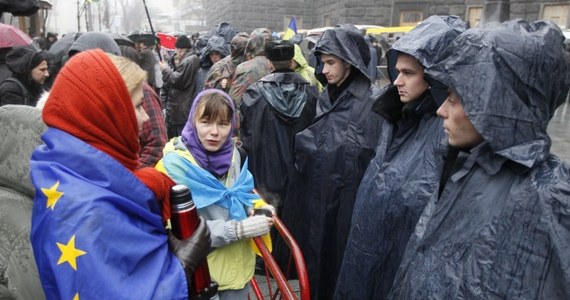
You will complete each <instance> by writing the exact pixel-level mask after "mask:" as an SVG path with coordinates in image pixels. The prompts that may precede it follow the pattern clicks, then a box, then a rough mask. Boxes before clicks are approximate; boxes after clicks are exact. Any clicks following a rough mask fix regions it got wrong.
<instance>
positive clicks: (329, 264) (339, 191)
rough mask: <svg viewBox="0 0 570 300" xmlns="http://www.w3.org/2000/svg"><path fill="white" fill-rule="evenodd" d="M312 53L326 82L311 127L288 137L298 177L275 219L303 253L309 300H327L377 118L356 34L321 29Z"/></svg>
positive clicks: (366, 55) (364, 51)
mask: <svg viewBox="0 0 570 300" xmlns="http://www.w3.org/2000/svg"><path fill="white" fill-rule="evenodd" d="M315 55H317V57H318V59H320V60H321V61H322V62H323V64H324V68H323V70H322V73H323V75H325V76H326V78H327V82H328V84H327V86H326V89H325V91H323V93H322V94H321V96H320V97H319V99H318V101H317V114H316V116H315V119H314V120H313V122H312V124H311V125H310V126H309V127H307V129H305V130H303V131H301V132H300V133H298V134H297V135H296V136H295V148H294V149H295V164H296V167H297V171H298V172H299V177H298V178H297V179H296V182H294V183H293V184H292V185H291V190H290V191H289V192H288V195H287V200H286V201H287V202H286V203H287V207H286V208H284V209H283V214H282V217H283V218H282V219H283V221H284V222H285V224H286V225H287V226H288V228H289V229H291V231H292V233H293V235H294V236H295V238H296V239H297V242H298V243H299V245H300V247H301V250H302V251H303V255H304V257H305V262H306V263H307V271H308V274H309V283H310V287H311V299H314V300H317V299H331V298H332V294H333V292H334V289H335V285H336V278H337V275H338V271H339V269H340V263H341V261H342V256H343V253H344V247H345V244H346V239H347V237H348V231H349V228H350V219H351V216H352V208H353V205H354V199H355V196H356V190H357V188H358V184H359V183H360V179H361V178H362V176H363V175H364V171H365V169H366V166H368V163H369V162H370V159H371V158H372V156H373V155H374V150H375V148H376V142H377V141H378V136H379V133H380V127H381V122H382V119H381V118H380V117H379V116H378V115H376V114H375V113H373V112H372V110H371V108H372V103H373V100H372V98H371V94H372V89H371V82H370V78H369V77H368V75H367V71H366V70H367V69H366V66H367V63H368V61H369V60H370V51H369V49H368V45H367V44H366V41H365V40H364V38H363V37H362V35H361V34H360V33H358V32H356V31H352V30H348V29H344V28H334V29H330V30H327V31H325V32H324V34H323V36H322V37H321V39H320V40H319V41H318V42H317V46H316V48H315Z"/></svg>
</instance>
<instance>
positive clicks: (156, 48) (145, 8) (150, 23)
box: [143, 0, 162, 61]
mask: <svg viewBox="0 0 570 300" xmlns="http://www.w3.org/2000/svg"><path fill="white" fill-rule="evenodd" d="M143 4H144V10H145V11H146V17H147V18H148V24H149V25H150V32H151V33H152V37H153V38H154V39H155V40H156V35H155V33H154V28H153V27H152V21H151V20H150V14H149V13H148V7H147V6H146V0H143ZM158 46H159V47H160V40H159V41H158ZM159 47H155V50H156V53H158V59H159V60H160V61H162V55H160V48H159Z"/></svg>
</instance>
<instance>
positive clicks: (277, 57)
mask: <svg viewBox="0 0 570 300" xmlns="http://www.w3.org/2000/svg"><path fill="white" fill-rule="evenodd" d="M265 56H266V57H267V59H269V60H272V61H283V60H291V59H293V56H295V48H294V47H293V44H292V43H290V42H287V41H282V42H268V43H267V44H265Z"/></svg>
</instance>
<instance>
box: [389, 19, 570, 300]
mask: <svg viewBox="0 0 570 300" xmlns="http://www.w3.org/2000/svg"><path fill="white" fill-rule="evenodd" d="M563 41H564V36H563V35H562V32H561V31H560V29H559V28H558V26H557V25H556V24H554V23H552V22H550V21H538V22H534V23H528V22H526V21H522V20H513V21H508V22H505V23H503V24H492V25H490V26H486V27H483V28H473V29H470V30H467V31H466V32H465V33H463V34H462V35H460V36H459V37H458V38H457V39H456V40H455V41H454V42H453V43H452V44H451V45H450V46H449V47H448V48H447V50H446V51H445V53H444V54H443V55H442V57H443V58H442V59H441V61H439V62H438V63H437V64H435V65H434V66H433V67H432V68H431V69H428V71H427V75H428V80H433V82H432V90H433V89H434V87H435V85H436V81H437V82H439V83H442V84H444V85H445V86H447V87H449V92H448V96H447V99H446V101H445V102H444V103H443V105H442V106H441V107H440V108H439V110H438V112H437V113H438V115H439V116H440V117H442V118H443V119H444V126H445V128H446V133H447V134H448V142H449V145H450V146H454V147H461V151H460V152H459V154H458V156H457V158H456V160H455V164H453V165H451V167H450V168H449V169H450V176H449V177H447V178H446V177H445V176H442V180H441V181H440V185H442V188H443V189H442V191H441V193H434V195H433V196H432V198H431V199H430V201H429V202H428V204H427V206H426V209H425V210H424V212H423V214H422V216H421V217H420V220H419V222H418V224H417V226H416V228H415V231H414V233H413V234H412V237H411V238H410V241H409V243H408V247H407V248H406V252H405V254H404V257H403V260H402V264H401V266H400V269H399V270H398V274H397V275H396V278H395V280H394V285H393V288H392V291H391V294H390V295H391V298H393V299H426V298H433V299H569V298H570V274H569V273H568V266H569V265H570V230H569V228H568V219H569V212H568V210H567V209H566V208H567V207H568V206H569V205H570V197H569V195H570V168H569V166H568V165H566V164H564V163H563V162H562V161H561V160H560V159H559V158H557V157H555V156H554V155H551V154H549V149H550V145H551V141H550V138H549V137H548V134H547V132H546V128H547V125H548V123H549V121H550V119H551V118H552V116H553V114H554V111H555V109H556V108H557V107H558V106H559V105H560V104H561V103H562V102H563V101H564V100H565V98H566V95H567V93H568V81H567V79H566V76H560V75H561V74H566V72H567V65H566V63H565V60H564V54H563V52H564V48H563ZM435 95H436V96H438V95H439V93H436V94H435ZM459 125H461V126H459ZM468 128H470V129H468ZM458 133H461V134H458ZM473 134H476V135H473ZM467 136H469V137H471V138H469V139H465V137H467ZM446 165H447V162H446ZM444 172H445V170H444ZM440 189H441V187H440Z"/></svg>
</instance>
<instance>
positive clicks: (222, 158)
mask: <svg viewBox="0 0 570 300" xmlns="http://www.w3.org/2000/svg"><path fill="white" fill-rule="evenodd" d="M212 93H218V94H220V95H223V96H224V98H226V100H227V101H228V103H229V104H230V107H231V108H232V127H231V129H230V134H229V135H228V138H227V139H226V141H225V142H224V144H223V145H222V147H221V148H220V149H219V150H218V151H216V152H209V151H207V150H206V149H205V148H204V146H202V143H200V139H199V137H198V133H197V132H196V125H195V124H194V117H195V114H196V107H197V106H198V103H200V101H201V99H202V97H203V96H205V95H208V94H212ZM235 122H236V118H235V106H234V102H233V100H232V99H231V98H230V96H228V94H226V93H225V92H223V91H221V90H217V89H208V90H204V91H202V92H200V93H199V94H198V96H196V98H195V99H194V102H193V103H192V108H191V109H190V114H189V115H188V120H187V121H186V125H184V128H183V129H182V135H181V138H182V142H183V143H184V144H185V145H186V147H187V148H188V150H189V151H190V153H192V156H194V158H195V159H196V161H197V162H198V164H199V165H200V167H202V168H204V169H206V170H207V171H208V172H211V173H213V174H216V175H217V176H222V175H223V174H225V173H226V172H227V171H228V170H229V168H230V163H231V159H232V153H233V152H232V151H233V145H232V142H231V139H232V135H231V132H233V130H234V128H235V125H236V124H235Z"/></svg>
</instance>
